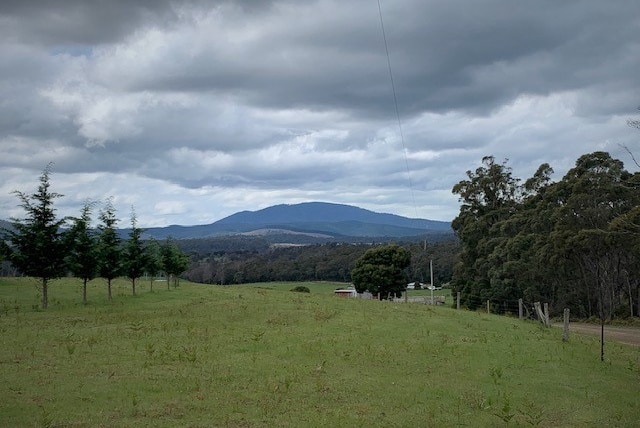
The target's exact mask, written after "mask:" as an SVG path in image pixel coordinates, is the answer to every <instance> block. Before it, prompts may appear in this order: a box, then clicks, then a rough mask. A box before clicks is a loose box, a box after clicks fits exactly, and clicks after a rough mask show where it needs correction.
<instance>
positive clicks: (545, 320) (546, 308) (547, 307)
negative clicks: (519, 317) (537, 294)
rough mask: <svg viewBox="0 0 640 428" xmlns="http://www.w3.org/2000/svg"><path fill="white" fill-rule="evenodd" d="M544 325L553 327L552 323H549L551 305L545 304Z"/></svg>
mask: <svg viewBox="0 0 640 428" xmlns="http://www.w3.org/2000/svg"><path fill="white" fill-rule="evenodd" d="M544 325H546V326H547V327H551V322H550V321H549V303H545V304H544Z"/></svg>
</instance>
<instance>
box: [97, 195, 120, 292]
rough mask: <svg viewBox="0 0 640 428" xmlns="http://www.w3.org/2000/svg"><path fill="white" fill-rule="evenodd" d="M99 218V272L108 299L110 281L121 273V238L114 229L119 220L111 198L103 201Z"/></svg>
mask: <svg viewBox="0 0 640 428" xmlns="http://www.w3.org/2000/svg"><path fill="white" fill-rule="evenodd" d="M99 218H100V224H99V225H98V230H99V231H100V232H99V240H98V242H99V244H98V254H99V258H100V263H99V273H100V276H101V277H102V278H104V279H106V280H107V291H108V296H109V300H111V299H112V294H111V282H112V281H113V280H114V279H115V278H117V277H118V276H120V275H121V274H122V273H123V266H122V249H121V248H120V243H121V239H120V237H119V236H118V231H117V230H116V225H117V224H118V221H119V220H118V219H117V218H116V209H115V208H114V206H113V201H112V200H111V199H108V200H107V202H106V203H105V206H104V208H103V209H102V210H101V211H100V216H99Z"/></svg>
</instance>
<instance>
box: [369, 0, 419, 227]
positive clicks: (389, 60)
mask: <svg viewBox="0 0 640 428" xmlns="http://www.w3.org/2000/svg"><path fill="white" fill-rule="evenodd" d="M378 14H379V15H380V28H381V29H382V38H383V40H384V51H385V53H386V54H387V66H388V67H389V79H390V80H391V90H392V92H393V103H394V106H395V110H396V119H397V121H398V130H399V131H400V140H401V141H402V154H403V156H404V164H405V167H406V168H407V178H408V180H409V190H410V191H411V200H412V202H413V210H414V211H415V215H416V218H418V207H417V206H416V197H415V194H414V191H413V181H412V180H411V170H410V169H409V159H408V156H407V146H406V144H405V142H404V132H403V131H402V121H401V120H400V110H399V109H398V96H397V95H396V85H395V82H394V80H393V70H392V68H391V57H390V56H389V46H388V44H387V33H386V32H385V30H384V20H383V19H382V6H381V5H380V0H378Z"/></svg>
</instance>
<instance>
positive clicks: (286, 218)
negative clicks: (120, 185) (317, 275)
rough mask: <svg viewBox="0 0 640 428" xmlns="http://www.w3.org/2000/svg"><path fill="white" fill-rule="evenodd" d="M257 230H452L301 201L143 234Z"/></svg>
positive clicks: (359, 233)
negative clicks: (209, 221) (205, 222)
mask: <svg viewBox="0 0 640 428" xmlns="http://www.w3.org/2000/svg"><path fill="white" fill-rule="evenodd" d="M258 230H272V231H273V230H278V231H282V232H283V233H287V232H290V233H296V234H301V233H302V234H305V233H306V234H309V235H311V234H315V235H318V234H321V235H328V236H330V237H334V238H339V237H341V236H342V237H347V236H350V237H369V236H370V237H382V236H384V237H409V236H419V235H424V234H427V233H432V234H433V233H436V234H450V233H453V232H452V230H451V223H450V222H444V221H437V220H426V219H416V218H408V217H402V216H399V215H396V214H386V213H376V212H374V211H370V210H366V209H364V208H359V207H356V206H353V205H343V204H335V203H329V202H303V203H299V204H279V205H273V206H270V207H267V208H263V209H260V210H256V211H247V210H245V211H240V212H237V213H235V214H232V215H230V216H227V217H225V218H223V219H220V220H218V221H216V222H213V223H210V224H205V225H195V226H180V225H172V226H166V227H161V228H149V229H146V230H145V236H146V237H153V238H156V239H164V238H167V237H171V238H174V239H187V238H204V237H215V236H223V235H230V234H249V233H251V234H255V233H256V232H255V231H258Z"/></svg>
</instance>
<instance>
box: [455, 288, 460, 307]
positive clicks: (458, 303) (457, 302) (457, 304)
mask: <svg viewBox="0 0 640 428" xmlns="http://www.w3.org/2000/svg"><path fill="white" fill-rule="evenodd" d="M456 309H457V310H460V292H459V291H458V295H457V296H456Z"/></svg>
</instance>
